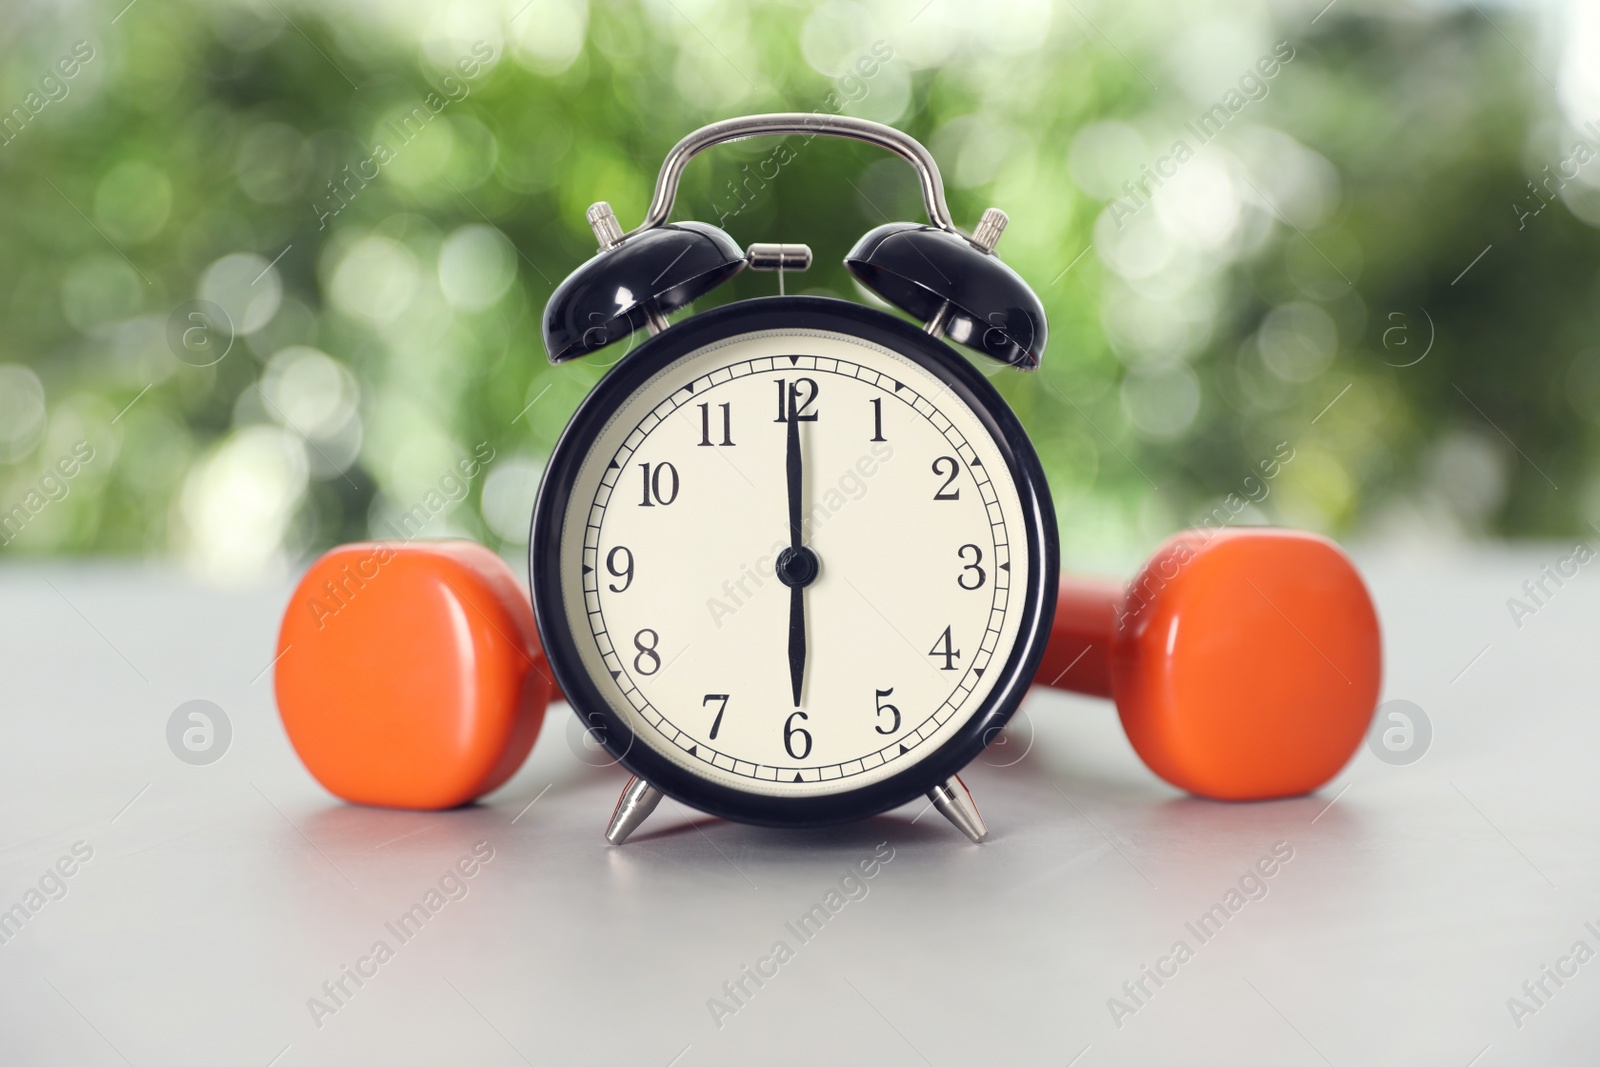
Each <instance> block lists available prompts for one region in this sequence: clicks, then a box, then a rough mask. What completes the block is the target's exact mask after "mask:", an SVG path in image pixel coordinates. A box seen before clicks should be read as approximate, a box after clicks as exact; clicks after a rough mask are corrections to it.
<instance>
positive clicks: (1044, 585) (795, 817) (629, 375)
mask: <svg viewBox="0 0 1600 1067" xmlns="http://www.w3.org/2000/svg"><path fill="white" fill-rule="evenodd" d="M782 329H794V330H828V331H833V332H836V333H842V334H847V335H851V336H854V337H858V338H861V339H862V340H866V341H870V342H873V343H875V344H879V345H882V346H883V347H885V348H888V349H890V350H892V351H894V352H896V353H898V354H900V355H902V356H904V357H905V358H907V359H910V360H912V361H913V362H915V363H916V364H917V365H919V366H921V367H922V368H924V369H925V370H927V371H929V372H930V373H932V374H933V375H935V376H936V377H937V378H938V379H939V380H940V381H941V382H943V383H944V384H945V385H946V386H947V387H948V388H949V389H950V390H951V392H952V393H954V394H955V395H956V396H957V397H958V398H959V399H960V400H961V401H962V402H963V403H965V404H966V405H967V406H968V407H969V408H970V409H971V410H972V412H973V413H974V415H975V416H976V417H977V419H978V421H979V422H980V423H981V424H982V426H983V428H984V430H985V431H986V432H987V433H988V434H989V436H990V438H991V439H992V440H993V442H994V444H995V446H996V448H997V449H998V450H999V452H1000V454H1001V456H1002V458H1003V459H1004V461H1005V464H1006V468H1007V470H1008V471H1009V472H1010V474H1011V477H1012V481H1013V483H1014V484H1015V486H1016V489H1017V496H1018V498H1019V499H1020V501H1021V504H1022V512H1023V526H1024V528H1025V531H1026V535H1027V550H1026V558H1027V560H1028V582H1027V584H1026V588H1024V589H1022V590H1021V596H1020V597H1019V601H1020V604H1021V610H1022V617H1021V622H1020V627H1019V629H1018V637H1017V642H1016V645H1015V646H1014V647H1013V648H1012V650H1011V654H1010V655H1009V656H1007V657H1006V660H1005V663H1004V666H1003V667H1002V668H1001V669H1000V675H999V677H998V679H997V680H996V681H995V684H994V687H993V689H991V690H990V692H989V695H988V696H987V697H986V698H985V699H984V701H983V702H982V703H981V704H980V705H979V707H978V708H977V710H976V711H974V712H973V714H972V715H971V717H970V718H969V719H968V720H967V722H966V723H964V724H963V725H962V726H961V728H960V729H958V730H957V731H956V732H955V734H954V735H952V736H951V737H950V738H949V740H947V741H945V742H944V743H943V744H942V745H940V746H939V747H938V748H936V749H935V750H934V751H932V752H931V753H929V754H928V755H927V756H924V757H923V758H921V759H920V760H918V761H916V762H915V763H913V764H911V765H910V766H909V767H908V768H906V769H905V770H903V771H900V772H897V773H896V774H893V775H891V776H890V777H888V778H884V779H881V780H879V781H876V782H872V783H870V784H867V785H863V786H859V787H856V788H852V789H846V790H842V791H840V792H837V793H829V794H825V795H820V796H804V797H785V796H771V795H764V794H758V793H751V792H746V791H744V790H741V789H737V788H734V787H732V786H729V785H725V784H723V783H721V782H717V781H713V780H711V779H708V778H704V777H701V776H699V775H697V774H695V773H694V772H693V771H691V770H689V769H687V768H685V767H682V766H680V765H679V764H677V763H674V762H672V761H671V760H669V759H668V758H667V757H665V756H663V755H662V754H660V753H658V752H656V751H655V749H654V748H652V747H651V746H650V744H649V743H648V742H647V741H644V740H642V739H638V738H635V737H634V734H633V731H632V730H631V729H630V727H629V726H628V724H627V722H626V720H624V719H623V718H622V717H621V716H620V715H618V714H617V712H616V711H615V709H613V708H612V707H611V704H610V702H609V701H608V700H606V698H605V697H604V696H603V695H602V694H601V692H600V690H599V688H598V687H597V686H596V685H595V683H594V681H593V680H592V679H591V678H590V677H589V673H588V671H587V670H586V669H585V668H584V666H583V658H582V654H581V653H580V652H579V649H578V646H577V639H576V637H575V635H574V634H573V633H572V632H571V631H570V629H569V628H568V626H567V624H566V602H565V598H564V596H563V588H562V580H563V576H562V574H561V570H560V564H561V531H562V524H563V521H564V518H565V515H566V512H567V507H568V503H569V500H570V497H571V493H572V488H573V486H574V485H575V483H576V481H577V476H578V473H579V471H580V470H581V468H582V466H583V463H584V461H585V460H586V459H587V458H588V456H589V453H590V450H591V449H592V448H593V446H594V443H595V441H596V439H597V438H598V437H599V436H600V434H601V433H602V432H603V431H604V429H605V427H606V425H607V423H608V422H609V421H610V420H611V418H612V416H613V415H615V413H616V412H617V410H618V409H619V408H620V407H621V406H622V405H623V404H625V403H626V402H627V400H628V398H629V397H631V396H632V395H633V394H634V393H635V392H636V391H637V390H638V389H639V388H640V387H641V386H643V385H644V384H645V382H647V381H649V380H650V379H651V378H652V377H654V376H655V375H657V374H659V373H660V372H661V371H663V370H665V369H666V368H667V367H669V366H671V365H672V364H673V363H674V362H676V361H677V360H679V359H682V358H683V357H685V356H687V355H690V354H691V353H693V352H696V351H698V350H700V349H702V348H704V347H706V346H707V345H710V344H714V343H716V342H718V341H723V340H727V339H729V338H732V337H737V336H739V335H741V334H747V333H756V332H759V331H764V330H782ZM1058 558H1059V541H1058V537H1057V532H1056V522H1055V511H1054V507H1053V505H1052V503H1051V500H1050V492H1049V487H1048V486H1047V485H1046V483H1045V476H1044V469H1043V467H1042V466H1041V464H1040V463H1039V457H1038V455H1037V453H1036V452H1035V451H1034V448H1033V444H1032V442H1031V441H1029V439H1028V436H1027V433H1026V431H1024V430H1023V428H1022V424H1021V423H1020V422H1019V421H1018V420H1017V417H1016V415H1015V413H1013V412H1012V410H1011V408H1010V406H1009V405H1008V404H1007V403H1006V402H1005V399H1004V398H1003V397H1001V395H1000V394H999V392H998V391H997V390H996V389H995V388H994V386H993V385H991V384H990V383H989V381H988V380H987V379H986V378H985V377H984V376H983V375H982V374H981V373H980V372H979V371H978V370H977V369H976V368H975V367H973V366H972V364H971V363H969V362H968V361H967V360H966V359H965V358H963V357H962V356H960V355H959V354H957V353H956V352H955V350H954V349H952V348H950V347H949V346H948V345H946V344H945V343H944V342H943V341H940V340H938V339H937V338H934V337H932V336H930V335H929V334H927V333H926V332H924V331H922V330H919V329H917V328H916V327H915V326H913V325H912V324H910V323H908V322H906V321H904V320H902V319H898V318H895V317H894V316H892V315H889V314H887V313H885V312H882V311H879V310H877V309H876V308H871V307H865V306H862V305H860V304H854V303H850V302H848V301H844V300H838V299H832V298H826V297H815V296H778V297H758V298H755V299H751V300H742V301H738V302H736V303H733V304H727V305H724V306H722V307H719V308H715V309H713V310H710V311H705V312H701V313H700V314H698V315H694V316H692V317H690V318H687V319H684V320H683V321H682V322H679V323H677V324H675V325H674V326H673V327H672V328H671V329H669V330H667V331H665V332H663V333H662V334H660V335H658V336H656V337H652V338H650V339H649V340H647V341H646V342H645V343H644V344H642V345H640V346H639V347H638V348H637V349H635V350H634V351H633V352H631V353H629V354H628V355H627V356H626V357H624V358H623V359H622V360H621V361H619V362H618V363H617V365H616V366H615V367H613V368H611V370H610V371H609V372H608V373H607V374H606V376H605V377H604V378H602V379H601V380H600V381H599V383H598V384H596V385H595V387H594V389H593V390H591V391H590V393H589V395H588V396H587V397H585V398H584V400H583V402H582V403H581V404H579V405H578V409H577V411H576V412H574V413H573V416H572V419H571V421H570V422H569V423H568V424H567V427H566V429H565V430H563V431H562V434H561V437H560V439H559V440H558V441H557V442H556V446H555V449H554V450H553V451H552V452H551V455H550V462H549V464H548V465H547V466H546V468H545V472H544V477H543V479H542V481H541V483H540V486H539V495H538V500H537V503H536V504H535V506H534V512H533V525H532V529H531V532H530V534H529V541H528V577H529V586H530V588H531V590H532V596H533V605H534V614H535V617H536V618H537V620H538V626H539V639H540V641H541V642H542V643H543V646H544V650H545V657H546V659H547V660H548V661H549V663H550V666H551V669H552V670H553V671H554V672H555V676H556V681H557V682H558V683H559V684H560V686H561V690H562V692H563V693H564V694H565V695H566V698H567V700H568V702H569V703H570V704H571V705H572V709H573V711H574V712H575V713H576V714H577V715H578V716H579V718H580V719H581V720H583V721H584V722H585V723H586V724H587V725H588V726H589V727H590V729H591V730H592V731H593V732H594V733H595V734H596V735H597V737H598V738H599V739H600V740H601V741H602V743H603V744H604V745H605V747H606V750H607V751H608V752H610V754H611V755H612V756H613V757H615V758H616V760H617V762H619V763H620V764H622V766H623V767H625V768H626V769H627V770H629V771H631V772H632V773H633V774H635V775H638V776H639V777H640V778H643V779H644V780H645V781H647V782H649V783H650V784H651V785H653V786H655V787H656V788H657V789H659V790H661V792H663V793H665V794H666V795H667V796H670V797H672V798H674V799H676V800H679V801H681V802H682V803H684V804H687V805H689V806H690V807H693V808H696V809H697V810H700V811H703V812H706V813H707V814H711V815H716V816H719V817H721V818H725V819H732V820H735V821H738V822H746V823H754V824H756V825H762V826H788V827H799V826H824V825H830V824H835V823H841V822H849V821H852V820H855V819H863V818H868V817H870V816H873V815H877V814H880V813H882V812H885V811H888V810H890V809H892V808H897V807H899V806H901V805H902V804H905V803H907V802H909V801H911V800H914V799H916V798H917V797H920V796H923V795H925V794H926V793H927V792H928V790H930V789H932V788H933V787H934V786H935V785H938V784H939V783H941V782H944V781H946V780H947V779H949V778H950V777H951V776H952V775H955V774H957V773H958V772H960V771H961V769H962V768H963V767H965V766H966V765H967V764H968V763H970V762H972V760H973V759H974V758H976V757H977V755H978V754H979V753H980V752H982V751H983V749H984V747H985V746H986V745H987V744H988V742H989V741H990V740H991V739H992V738H993V737H994V736H995V734H996V733H998V732H999V730H1000V728H1001V727H1003V726H1004V725H1005V724H1006V722H1007V721H1008V720H1009V719H1010V718H1011V716H1012V714H1013V713H1014V712H1015V711H1016V709H1017V707H1018V706H1019V705H1020V704H1021V702H1022V698H1023V697H1024V696H1025V695H1026V694H1027V691H1028V688H1029V686H1030V685H1031V684H1032V682H1033V675H1034V672H1035V671H1036V670H1037V669H1038V666H1039V660H1040V659H1041V658H1042V657H1043V655H1044V649H1045V644H1046V641H1047V640H1048V638H1049V633H1050V624H1051V622H1052V620H1053V619H1054V616H1055V603H1056V597H1055V591H1056V586H1057V582H1058V570H1059V565H1058ZM576 595H577V596H579V597H580V598H581V597H582V595H583V593H582V590H581V588H579V589H578V590H577V592H576Z"/></svg>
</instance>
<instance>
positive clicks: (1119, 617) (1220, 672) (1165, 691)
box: [1110, 528, 1382, 800]
mask: <svg viewBox="0 0 1600 1067" xmlns="http://www.w3.org/2000/svg"><path fill="white" fill-rule="evenodd" d="M1110 673H1111V688H1112V692H1113V695H1114V696H1115V698H1116V702H1117V712H1118V714H1119V715H1120V716H1121V717H1122V725H1123V728H1124V730H1126V731H1127V734H1128V738H1129V740H1130V741H1132V742H1133V747H1134V748H1135V750H1137V751H1138V753H1139V756H1140V757H1141V758H1142V759H1143V760H1144V761H1145V763H1146V764H1148V765H1149V766H1150V768H1151V769H1152V770H1153V771H1155V772H1156V773H1157V774H1159V775H1160V776H1161V777H1163V778H1165V779H1166V780H1167V781H1169V782H1171V783H1173V784H1174V785H1177V786H1179V787H1180V788H1183V789H1187V790H1188V791H1190V792H1192V793H1197V794H1199V795H1201V796H1207V797H1213V798H1216V799H1220V800H1258V799H1266V798H1271V797H1286V796H1298V795H1300V794H1303V793H1308V792H1310V791H1312V790H1314V789H1316V788H1318V787H1319V786H1321V785H1322V784H1323V783H1325V782H1327V781H1328V780H1329V779H1330V778H1332V777H1333V776H1334V775H1335V774H1337V773H1338V772H1339V770H1340V768H1342V767H1343V766H1344V765H1345V764H1346V763H1347V762H1348V761H1349V759H1350V757H1351V755H1353V754H1354V752H1355V750H1356V748H1357V747H1358V746H1359V745H1360V743H1361V739H1362V737H1363V736H1364V735H1365V733H1366V730H1367V726H1368V724H1369V723H1370V721H1371V718H1372V712H1373V708H1374V707H1375V706H1376V703H1377V698H1378V687H1379V683H1380V680H1381V676H1382V650H1381V642H1380V639H1379V632H1378V617H1377V613H1376V612H1375V611H1374V610H1373V606H1372V599H1371V597H1370V596H1369V595H1368V593H1367V588H1366V586H1365V584H1363V582H1362V581H1361V576H1360V575H1359V574H1358V573H1357V572H1356V569H1355V567H1354V565H1352V564H1351V562H1350V560H1349V558H1348V557H1346V556H1345V554H1344V553H1343V552H1341V551H1340V550H1339V548H1338V546H1336V545H1335V544H1334V543H1333V542H1331V541H1329V540H1327V539H1326V538H1323V537H1318V536H1317V535H1315V534H1309V533H1301V532H1298V531H1293V530H1281V529H1268V528H1257V529H1234V530H1223V531H1220V532H1212V531H1189V532H1186V533H1182V534H1179V535H1177V536H1175V537H1173V538H1172V539H1171V540H1169V541H1168V542H1167V543H1166V544H1164V545H1163V546H1162V547H1161V549H1160V550H1159V551H1158V552H1157V553H1156V555H1155V556H1154V557H1153V558H1152V559H1151V560H1150V562H1149V563H1147V564H1146V565H1145V567H1144V569H1143V570H1141V571H1140V572H1139V574H1138V576H1137V577H1135V578H1134V580H1133V581H1132V582H1131V583H1130V584H1129V585H1128V586H1127V587H1126V589H1125V591H1124V594H1123V598H1122V603H1121V605H1120V609H1119V611H1118V612H1117V614H1116V616H1115V617H1114V620H1113V623H1112V640H1111V657H1110Z"/></svg>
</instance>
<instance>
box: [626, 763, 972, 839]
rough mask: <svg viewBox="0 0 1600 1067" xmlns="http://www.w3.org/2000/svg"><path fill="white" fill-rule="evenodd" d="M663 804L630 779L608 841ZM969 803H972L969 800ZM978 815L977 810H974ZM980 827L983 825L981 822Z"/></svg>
mask: <svg viewBox="0 0 1600 1067" xmlns="http://www.w3.org/2000/svg"><path fill="white" fill-rule="evenodd" d="M659 803H661V790H659V789H657V788H656V787H655V786H653V785H651V784H650V783H649V782H647V781H645V780H644V779H643V778H640V777H639V776H637V775H635V776H634V777H632V778H629V779H628V785H627V787H626V788H624V789H623V790H622V796H621V797H619V798H617V810H616V811H614V812H612V813H611V823H610V825H608V826H607V827H606V840H607V841H609V842H611V843H612V844H613V845H620V844H622V843H623V842H624V841H626V840H627V839H628V836H629V835H630V834H632V833H633V832H634V831H635V830H637V829H638V828H639V827H640V826H641V825H643V823H644V821H645V820H646V819H648V818H649V817H650V813H651V812H652V811H655V810H656V805H657V804H659ZM967 803H969V804H970V803H972V801H971V800H970V799H969V800H968V801H967ZM973 814H977V809H976V808H974V809H973ZM978 825H980V826H981V825H983V823H982V821H981V820H980V821H979V824H978Z"/></svg>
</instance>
